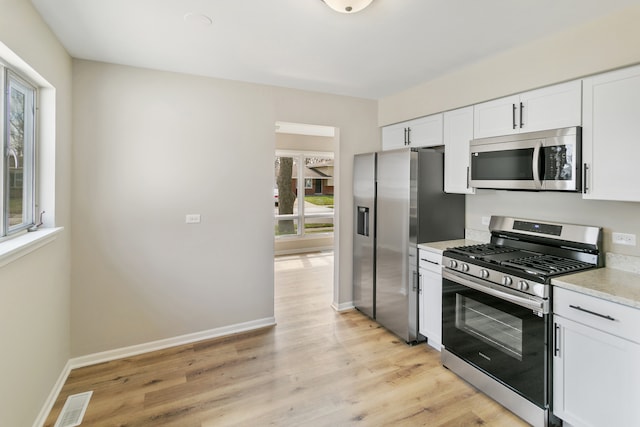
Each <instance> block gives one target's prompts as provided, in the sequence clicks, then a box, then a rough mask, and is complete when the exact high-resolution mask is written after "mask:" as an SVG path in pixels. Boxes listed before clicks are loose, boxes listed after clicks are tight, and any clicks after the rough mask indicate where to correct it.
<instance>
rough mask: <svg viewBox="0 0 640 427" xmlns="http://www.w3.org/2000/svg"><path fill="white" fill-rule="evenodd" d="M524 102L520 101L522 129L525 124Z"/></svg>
mask: <svg viewBox="0 0 640 427" xmlns="http://www.w3.org/2000/svg"><path fill="white" fill-rule="evenodd" d="M523 114H524V104H523V103H522V102H521V103H520V129H522V127H523V126H524V117H523Z"/></svg>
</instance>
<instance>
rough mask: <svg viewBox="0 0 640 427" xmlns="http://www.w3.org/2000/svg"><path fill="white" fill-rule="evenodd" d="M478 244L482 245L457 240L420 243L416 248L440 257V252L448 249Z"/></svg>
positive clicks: (474, 241)
mask: <svg viewBox="0 0 640 427" xmlns="http://www.w3.org/2000/svg"><path fill="white" fill-rule="evenodd" d="M480 244H482V242H478V241H476V240H469V239H457V240H443V241H440V242H427V243H420V244H418V248H419V249H424V250H425V251H430V252H435V253H438V254H440V255H442V252H444V250H445V249H448V248H455V247H456V246H470V245H480Z"/></svg>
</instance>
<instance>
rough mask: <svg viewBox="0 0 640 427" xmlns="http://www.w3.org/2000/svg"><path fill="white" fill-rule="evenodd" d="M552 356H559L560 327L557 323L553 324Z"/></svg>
mask: <svg viewBox="0 0 640 427" xmlns="http://www.w3.org/2000/svg"><path fill="white" fill-rule="evenodd" d="M553 326H554V328H553V356H554V357H558V356H560V342H559V340H560V325H558V324H557V323H554V324H553Z"/></svg>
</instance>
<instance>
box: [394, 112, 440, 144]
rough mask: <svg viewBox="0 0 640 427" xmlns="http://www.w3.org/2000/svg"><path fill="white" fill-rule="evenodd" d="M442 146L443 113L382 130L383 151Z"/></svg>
mask: <svg viewBox="0 0 640 427" xmlns="http://www.w3.org/2000/svg"><path fill="white" fill-rule="evenodd" d="M438 145H442V113H438V114H433V115H431V116H426V117H420V118H419V119H415V120H409V121H407V122H402V123H397V124H395V125H390V126H385V127H383V128H382V149H383V150H393V149H395V148H402V147H435V146H438Z"/></svg>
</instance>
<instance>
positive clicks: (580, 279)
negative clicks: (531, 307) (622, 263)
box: [551, 268, 640, 309]
mask: <svg viewBox="0 0 640 427" xmlns="http://www.w3.org/2000/svg"><path fill="white" fill-rule="evenodd" d="M551 284H552V285H553V286H557V287H559V288H564V289H569V290H571V291H576V292H580V293H583V294H586V295H592V296H594V297H598V298H602V299H605V300H607V301H612V302H616V303H619V304H623V305H627V306H629V307H634V308H638V309H640V274H636V273H631V272H628V271H623V270H617V269H614V268H596V269H593V270H588V271H583V272H581V273H575V274H569V275H566V276H561V277H558V278H555V279H551Z"/></svg>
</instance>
